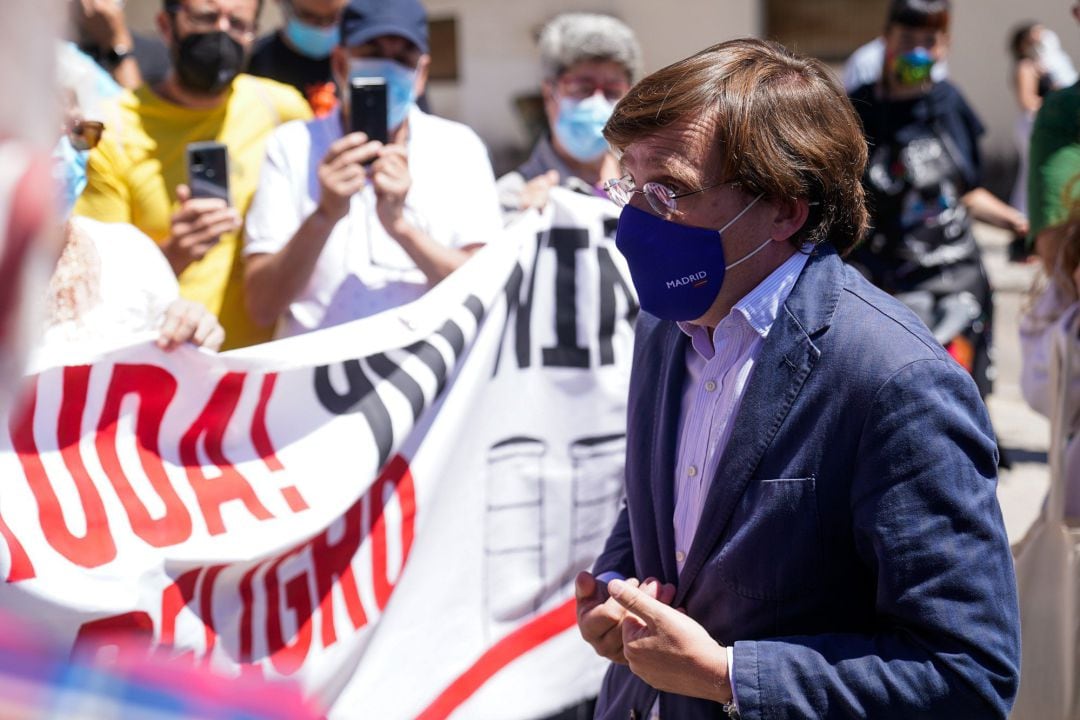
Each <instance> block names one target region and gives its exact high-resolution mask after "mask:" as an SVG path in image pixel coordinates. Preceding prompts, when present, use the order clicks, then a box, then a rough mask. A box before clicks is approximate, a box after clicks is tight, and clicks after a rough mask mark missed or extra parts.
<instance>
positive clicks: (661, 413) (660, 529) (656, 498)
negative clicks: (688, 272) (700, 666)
mask: <svg viewBox="0 0 1080 720" xmlns="http://www.w3.org/2000/svg"><path fill="white" fill-rule="evenodd" d="M666 332H667V335H666V336H665V337H664V341H663V343H662V344H661V347H663V348H664V349H665V352H664V355H663V358H662V360H661V363H660V377H658V378H656V402H655V405H654V407H655V408H656V409H657V414H656V418H655V420H654V422H653V438H652V442H653V452H652V453H651V456H652V466H651V467H650V478H649V484H650V486H651V488H652V502H653V518H654V521H655V523H656V538H657V541H658V544H659V552H660V564H661V567H662V568H663V570H664V577H663V578H662V580H663V582H669V583H674V582H675V581H676V579H677V578H678V576H679V572H678V568H677V566H676V565H675V526H674V518H675V487H674V483H675V452H676V446H677V444H678V437H679V411H680V409H681V407H682V391H683V383H684V382H685V381H686V343H687V338H686V336H685V335H684V334H683V332H682V331H681V330H679V327H678V326H677V325H676V324H675V323H669V324H668V326H667V329H666ZM641 579H642V580H644V579H645V578H641Z"/></svg>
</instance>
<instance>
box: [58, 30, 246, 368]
mask: <svg viewBox="0 0 1080 720" xmlns="http://www.w3.org/2000/svg"><path fill="white" fill-rule="evenodd" d="M66 50H67V49H66V48H65V49H63V50H62V51H61V54H60V58H59V62H58V70H59V77H58V81H59V89H60V91H61V102H62V103H63V110H64V112H63V117H64V122H63V127H62V132H61V137H60V141H59V144H58V148H59V149H58V150H57V151H56V152H54V154H53V162H54V163H55V165H56V171H55V173H54V174H55V176H56V178H57V181H58V183H57V184H58V188H57V189H58V196H59V198H60V208H59V209H60V216H61V218H64V219H67V222H66V223H65V224H64V227H63V247H62V251H61V254H60V259H59V260H58V262H57V263H56V267H55V269H54V270H53V272H52V277H51V278H50V279H49V288H48V293H47V304H46V317H45V333H44V336H43V338H42V339H41V341H40V342H39V348H41V349H45V350H49V351H53V352H57V353H60V355H59V356H60V357H67V356H70V355H71V354H72V353H79V354H83V353H87V352H94V351H102V350H110V349H113V348H116V347H122V346H123V345H126V344H128V343H130V342H131V341H132V339H133V336H135V335H136V334H138V333H140V332H144V331H151V330H158V331H159V332H160V334H159V337H158V345H159V347H161V348H163V349H166V350H171V349H173V348H175V347H177V346H178V345H180V344H182V343H184V342H188V341H190V342H193V343H195V344H196V345H199V346H202V347H206V348H207V349H210V350H217V349H218V348H220V347H221V343H222V341H223V340H224V339H225V333H224V330H223V329H222V328H221V325H220V324H219V323H218V321H217V318H216V317H214V315H213V314H212V313H210V312H209V311H208V310H207V309H206V308H205V307H204V306H203V305H200V304H199V303H196V302H193V301H190V300H183V299H181V298H180V287H179V285H178V283H177V281H176V275H175V274H173V271H172V268H171V267H170V266H169V263H168V261H167V260H166V259H165V256H164V255H163V254H162V252H161V249H160V248H158V246H157V245H156V244H155V243H154V241H153V240H151V239H150V238H148V237H147V236H146V235H145V234H143V233H142V232H140V231H139V230H138V229H137V228H135V227H133V226H131V225H128V224H126V223H100V222H97V221H94V220H90V219H89V218H80V217H76V218H68V216H69V215H70V213H71V209H72V207H73V205H74V203H75V200H76V199H77V198H78V197H79V194H80V193H81V192H82V189H83V188H84V187H85V186H86V161H87V156H88V155H89V153H90V151H91V150H93V149H94V148H95V147H96V146H97V145H98V143H99V142H100V141H101V138H102V136H103V135H104V133H105V128H106V127H107V124H106V123H105V122H102V121H101V120H95V119H88V118H87V113H90V114H94V113H95V112H97V113H100V112H101V111H100V110H99V109H98V108H99V106H100V104H102V103H104V102H105V101H106V100H107V98H101V97H99V96H98V95H97V94H96V93H95V92H93V85H92V84H90V85H88V84H87V83H86V75H87V74H88V73H89V74H90V75H93V74H94V69H93V68H91V69H87V68H86V67H85V63H84V61H83V59H82V58H79V57H78V56H77V55H72V54H70V53H68V52H66ZM75 52H76V53H77V52H78V51H75ZM84 57H85V56H84ZM91 64H92V63H91ZM97 72H102V71H100V70H98V71H97ZM109 82H111V80H109ZM80 90H81V92H80ZM117 90H119V88H117ZM98 116H101V115H100V114H99V115H98Z"/></svg>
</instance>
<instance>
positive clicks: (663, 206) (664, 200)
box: [641, 182, 675, 215]
mask: <svg viewBox="0 0 1080 720" xmlns="http://www.w3.org/2000/svg"><path fill="white" fill-rule="evenodd" d="M641 189H642V190H644V191H645V198H646V199H647V200H648V201H649V206H650V207H651V208H652V209H653V211H654V212H656V213H657V214H658V215H669V214H671V213H673V212H675V193H673V192H672V191H671V190H670V189H669V188H668V187H666V186H665V185H661V184H660V183H654V182H650V183H645V185H644V186H643V187H642V188H641Z"/></svg>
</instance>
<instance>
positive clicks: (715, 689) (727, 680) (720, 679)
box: [709, 643, 734, 705]
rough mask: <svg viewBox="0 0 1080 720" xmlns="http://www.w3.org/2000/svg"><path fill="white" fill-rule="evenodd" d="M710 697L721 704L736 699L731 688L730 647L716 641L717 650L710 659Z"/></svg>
mask: <svg viewBox="0 0 1080 720" xmlns="http://www.w3.org/2000/svg"><path fill="white" fill-rule="evenodd" d="M710 671H711V672H710V673H709V679H710V686H711V693H710V699H712V700H713V701H715V702H717V703H720V704H724V705H726V704H728V703H730V702H732V700H733V699H734V692H733V691H732V689H731V667H730V665H729V664H728V649H727V648H726V647H724V646H723V645H721V644H719V643H716V650H715V651H714V652H713V653H712V659H711V661H710Z"/></svg>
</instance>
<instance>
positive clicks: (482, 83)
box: [425, 0, 759, 157]
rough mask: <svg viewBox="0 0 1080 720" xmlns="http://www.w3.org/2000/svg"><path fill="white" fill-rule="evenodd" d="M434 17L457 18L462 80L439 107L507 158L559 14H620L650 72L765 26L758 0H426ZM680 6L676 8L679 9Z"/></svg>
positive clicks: (437, 93)
mask: <svg viewBox="0 0 1080 720" xmlns="http://www.w3.org/2000/svg"><path fill="white" fill-rule="evenodd" d="M425 4H426V6H427V8H428V12H429V14H430V15H431V16H432V17H445V16H450V15H452V16H454V17H456V18H457V27H458V47H459V51H460V57H459V70H460V82H459V83H456V84H449V83H433V84H432V86H431V87H430V89H429V95H430V99H431V104H432V107H433V108H434V109H435V110H436V112H438V113H440V114H443V115H447V116H449V117H453V118H456V119H459V120H461V121H463V122H465V123H467V124H468V125H470V126H472V127H473V128H474V129H475V130H476V131H477V132H478V133H479V134H480V136H481V137H482V138H484V140H485V141H486V142H487V143H488V146H489V148H490V149H491V150H492V153H493V155H495V156H496V157H501V156H503V155H504V154H505V152H506V150H507V149H508V148H512V147H522V146H523V145H524V144H525V143H526V141H527V138H526V136H525V130H524V128H523V127H522V125H521V122H520V120H519V119H518V118H517V116H516V115H515V111H514V107H513V98H514V97H515V96H517V95H521V94H526V93H529V92H533V91H535V90H536V89H537V88H538V87H539V84H540V71H539V60H538V57H537V52H536V43H535V38H536V34H537V31H538V30H539V29H540V28H541V27H542V26H543V24H544V23H545V22H546V21H547V20H549V19H550V18H552V17H554V16H555V15H557V14H558V13H560V12H566V11H570V10H584V11H594V12H604V13H609V14H612V15H615V16H617V17H619V18H621V19H622V20H623V21H625V22H626V23H627V24H628V25H630V27H632V28H633V29H634V30H635V32H636V33H637V35H638V38H639V40H640V42H641V44H642V51H643V54H644V56H645V69H646V72H650V71H652V70H656V69H658V68H660V67H663V66H664V65H666V64H668V63H671V62H673V61H675V60H678V59H680V58H682V57H685V56H687V55H690V54H691V53H693V52H695V51H697V50H700V49H702V48H704V47H707V46H708V45H711V44H713V43H716V42H720V41H721V40H725V39H728V38H732V37H737V36H740V35H746V34H750V33H754V32H756V31H757V30H758V26H759V21H758V12H757V0H723V1H722V2H719V1H717V0H678V2H677V3H676V2H656V1H655V0H652V1H649V2H642V1H641V0H546V1H545V2H542V3H541V2H521V1H515V0H426V3H425ZM676 8H677V9H678V11H677V12H676V10H675V9H676Z"/></svg>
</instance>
